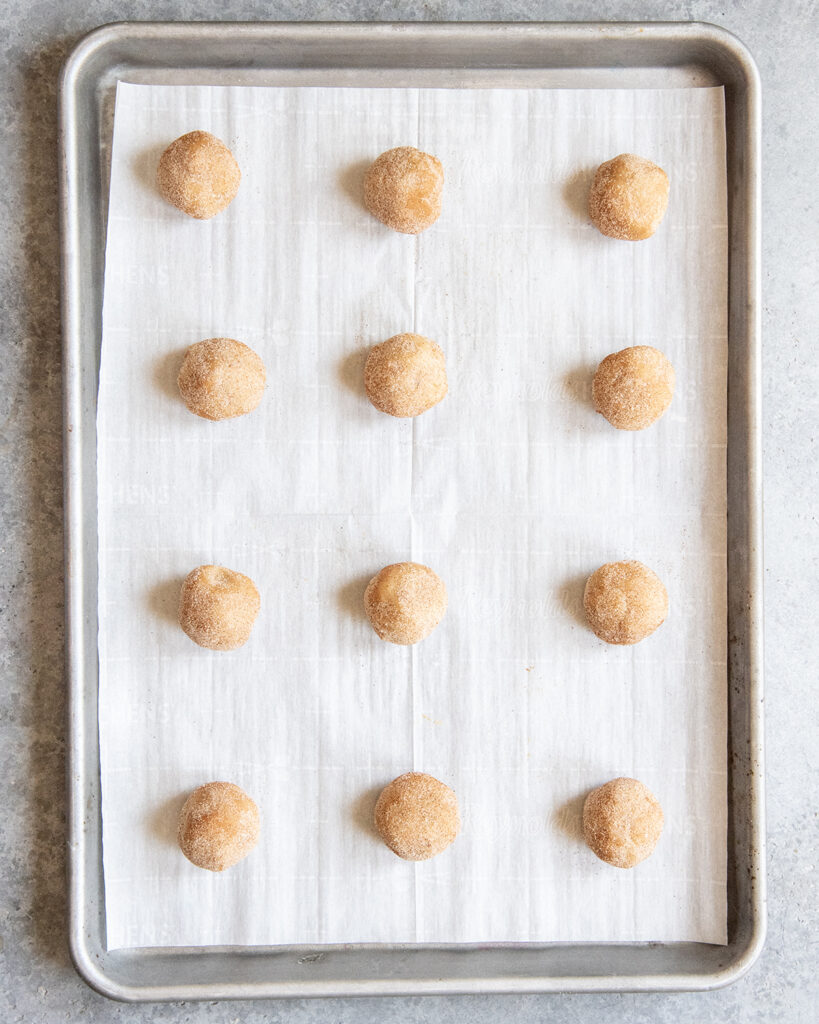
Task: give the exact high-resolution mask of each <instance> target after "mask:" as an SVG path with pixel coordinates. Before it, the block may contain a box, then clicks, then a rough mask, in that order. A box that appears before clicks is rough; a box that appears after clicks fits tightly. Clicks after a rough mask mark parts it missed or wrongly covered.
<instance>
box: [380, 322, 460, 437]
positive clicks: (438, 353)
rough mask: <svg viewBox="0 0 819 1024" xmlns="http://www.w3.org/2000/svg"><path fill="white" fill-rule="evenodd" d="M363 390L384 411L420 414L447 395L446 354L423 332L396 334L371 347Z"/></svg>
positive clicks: (397, 413) (411, 414)
mask: <svg viewBox="0 0 819 1024" xmlns="http://www.w3.org/2000/svg"><path fill="white" fill-rule="evenodd" d="M364 389H365V390H366V392H367V397H368V398H369V400H370V401H371V402H372V404H373V405H374V406H375V407H376V409H379V410H380V411H381V412H386V413H389V415H390V416H400V417H406V416H420V415H421V413H422V412H426V411H427V410H428V409H431V408H432V407H433V406H434V405H437V404H438V402H440V401H441V400H442V399H443V398H444V397H445V396H446V393H447V389H448V383H447V376H446V359H445V357H444V353H443V352H442V350H441V348H440V346H439V345H437V344H436V343H435V342H434V341H432V340H431V339H430V338H425V337H423V335H421V334H396V335H394V336H393V337H392V338H388V339H387V340H386V341H382V342H381V343H380V344H379V345H375V346H374V347H373V348H372V349H371V350H370V354H369V356H368V357H367V362H366V364H365V366H364Z"/></svg>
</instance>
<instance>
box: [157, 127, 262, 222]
mask: <svg viewBox="0 0 819 1024" xmlns="http://www.w3.org/2000/svg"><path fill="white" fill-rule="evenodd" d="M241 178H242V172H241V171H240V170H239V165H238V164H237V163H236V161H235V159H234V158H233V154H232V153H231V151H230V150H229V149H228V148H227V146H226V145H225V144H224V142H221V141H220V140H219V139H217V138H216V136H215V135H211V134H210V132H199V131H197V132H188V134H187V135H182V136H180V137H179V138H178V139H177V140H176V141H175V142H172V143H171V144H170V146H168V148H167V149H166V150H165V152H164V153H163V154H162V156H161V157H160V158H159V167H157V170H156V183H157V186H158V188H159V191H160V192H161V193H162V197H163V199H166V200H167V201H168V202H169V203H170V204H171V205H172V206H175V207H177V209H179V210H181V211H182V212H183V213H187V214H188V216H189V217H195V218H196V219H197V220H208V219H209V218H211V217H214V216H215V215H216V214H217V213H220V212H221V211H222V210H224V209H225V207H226V206H229V205H230V203H231V202H232V201H233V198H234V197H235V195H236V193H237V192H238V191H239V182H240V181H241Z"/></svg>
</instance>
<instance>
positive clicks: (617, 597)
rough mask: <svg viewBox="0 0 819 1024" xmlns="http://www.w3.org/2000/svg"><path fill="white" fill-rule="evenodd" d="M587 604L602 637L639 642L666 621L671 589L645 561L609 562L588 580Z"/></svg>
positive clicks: (609, 640) (611, 641) (616, 641)
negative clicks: (644, 563) (667, 587)
mask: <svg viewBox="0 0 819 1024" xmlns="http://www.w3.org/2000/svg"><path fill="white" fill-rule="evenodd" d="M583 608H584V610H585V612H586V618H587V619H588V622H589V625H590V626H591V628H592V629H593V630H594V632H595V633H596V634H597V635H598V636H599V637H600V639H601V640H605V641H606V643H607V644H636V643H639V641H640V640H645V638H646V637H647V636H650V635H651V634H652V633H653V632H654V630H655V629H657V628H658V626H661V625H662V624H663V622H664V621H665V617H666V615H668V592H667V591H666V589H665V587H664V586H663V582H662V580H661V579H660V577H659V576H658V575H657V574H656V573H654V572H652V571H651V569H649V568H648V567H647V566H645V565H643V563H642V562H609V563H607V564H606V565H601V566H600V568H599V569H598V570H597V571H596V572H593V573H592V574H591V576H589V578H588V580H587V581H586V589H585V592H584V593H583Z"/></svg>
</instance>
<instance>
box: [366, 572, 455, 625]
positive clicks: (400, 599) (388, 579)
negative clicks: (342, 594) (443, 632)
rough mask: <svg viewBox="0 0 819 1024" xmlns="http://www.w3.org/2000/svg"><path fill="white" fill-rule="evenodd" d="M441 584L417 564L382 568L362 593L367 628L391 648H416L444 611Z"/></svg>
mask: <svg viewBox="0 0 819 1024" xmlns="http://www.w3.org/2000/svg"><path fill="white" fill-rule="evenodd" d="M446 604H447V597H446V587H445V586H444V581H443V580H442V579H441V578H440V577H439V576H437V575H436V574H435V573H434V572H433V571H432V569H429V568H427V566H425V565H419V563H418V562H398V563H396V564H395V565H387V566H385V567H384V568H383V569H382V570H381V572H379V573H378V574H377V575H376V576H373V578H372V579H371V580H370V582H369V583H368V585H367V589H366V591H365V592H364V610H365V611H366V612H367V618H368V619H369V620H370V625H371V626H372V627H373V629H374V630H375V631H376V633H378V635H379V636H380V637H381V639H382V640H388V641H389V642H390V643H391V644H417V643H418V641H419V640H423V639H424V637H426V636H429V634H430V633H431V632H432V631H433V629H435V627H436V626H437V625H438V623H439V622H440V621H441V619H442V618H443V617H444V612H445V611H446Z"/></svg>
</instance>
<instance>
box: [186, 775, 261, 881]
mask: <svg viewBox="0 0 819 1024" xmlns="http://www.w3.org/2000/svg"><path fill="white" fill-rule="evenodd" d="M177 840H178V842H179V848H180V850H181V851H182V852H183V853H184V854H185V856H186V857H187V858H188V860H189V861H190V862H191V863H192V864H195V865H196V866H197V867H198V868H204V869H205V870H206V871H224V870H225V868H229V867H231V865H233V864H236V863H238V861H240V860H242V859H243V858H245V857H246V856H247V855H248V854H249V853H250V851H251V850H252V849H253V848H254V847H255V846H256V843H257V842H258V840H259V808H258V807H257V806H256V804H255V803H254V802H253V800H251V799H250V797H249V796H248V795H247V793H245V791H244V790H243V789H240V788H239V786H235V785H234V784H233V783H232V782H208V783H207V784H206V785H204V786H200V787H199V788H198V789H195V790H194V791H193V792H192V793H191V795H190V796H189V797H188V799H187V800H186V801H185V804H184V806H183V807H182V810H181V811H180V813H179V825H178V829H177Z"/></svg>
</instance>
